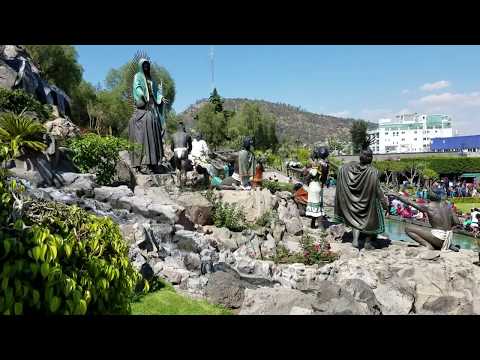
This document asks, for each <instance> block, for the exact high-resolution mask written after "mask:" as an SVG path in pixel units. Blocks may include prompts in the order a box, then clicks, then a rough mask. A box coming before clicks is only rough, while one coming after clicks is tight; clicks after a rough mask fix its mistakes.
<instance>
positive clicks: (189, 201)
mask: <svg viewBox="0 0 480 360" xmlns="http://www.w3.org/2000/svg"><path fill="white" fill-rule="evenodd" d="M175 200H176V201H177V202H178V203H179V204H180V205H182V206H184V207H185V209H186V213H185V214H186V216H187V217H188V218H189V219H190V221H192V222H193V223H194V224H198V225H202V226H203V225H211V224H213V220H212V208H213V205H212V204H211V203H210V202H209V201H208V200H207V199H206V198H205V197H204V196H203V195H201V194H200V193H187V194H185V193H183V194H181V195H180V196H178V197H177V198H176V199H175Z"/></svg>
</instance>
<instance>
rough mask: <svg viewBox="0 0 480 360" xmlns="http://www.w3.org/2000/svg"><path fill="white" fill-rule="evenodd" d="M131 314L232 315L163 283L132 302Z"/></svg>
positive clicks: (226, 310) (223, 309) (225, 310)
mask: <svg viewBox="0 0 480 360" xmlns="http://www.w3.org/2000/svg"><path fill="white" fill-rule="evenodd" d="M132 315H232V312H231V311H230V310H228V309H225V308H223V307H221V306H218V305H212V304H210V303H208V302H207V301H205V300H195V299H190V298H188V297H186V296H183V295H180V294H178V293H177V292H175V290H174V289H173V287H172V286H171V285H165V286H164V287H162V288H161V289H159V290H156V291H154V292H151V293H149V294H147V295H145V296H142V297H141V298H139V299H137V300H136V301H135V302H133V303H132Z"/></svg>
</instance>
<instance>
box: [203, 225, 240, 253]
mask: <svg viewBox="0 0 480 360" xmlns="http://www.w3.org/2000/svg"><path fill="white" fill-rule="evenodd" d="M208 231H209V232H211V235H209V237H210V238H211V239H213V241H215V243H216V244H217V246H218V248H219V249H220V250H232V251H235V250H237V249H238V244H237V242H236V241H235V239H232V232H231V231H230V230H228V229H227V228H217V227H215V226H212V227H209V228H208Z"/></svg>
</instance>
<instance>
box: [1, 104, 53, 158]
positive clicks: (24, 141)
mask: <svg viewBox="0 0 480 360" xmlns="http://www.w3.org/2000/svg"><path fill="white" fill-rule="evenodd" d="M45 131H46V130H45V128H44V127H43V125H42V124H40V123H39V122H38V121H36V120H34V119H32V118H30V117H28V116H25V115H23V114H19V115H17V114H14V113H11V112H10V113H4V114H2V115H0V143H3V144H4V145H6V146H8V148H9V149H10V150H11V154H10V157H11V158H15V157H17V156H19V155H21V154H23V153H25V152H29V151H42V150H44V149H45V147H46V145H45V144H44V143H43V139H42V135H43V134H44V133H45Z"/></svg>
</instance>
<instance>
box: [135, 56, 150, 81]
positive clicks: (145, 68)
mask: <svg viewBox="0 0 480 360" xmlns="http://www.w3.org/2000/svg"><path fill="white" fill-rule="evenodd" d="M138 64H139V65H140V68H141V71H142V72H143V73H144V74H145V76H146V77H147V78H149V77H150V61H148V60H147V59H143V58H142V59H140V60H139V61H138Z"/></svg>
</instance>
